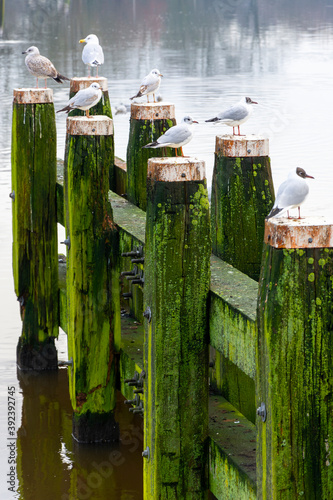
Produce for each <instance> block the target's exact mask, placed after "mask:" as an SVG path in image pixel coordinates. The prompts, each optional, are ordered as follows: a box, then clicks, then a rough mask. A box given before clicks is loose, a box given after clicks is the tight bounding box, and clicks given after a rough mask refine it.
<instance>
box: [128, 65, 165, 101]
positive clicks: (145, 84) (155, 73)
mask: <svg viewBox="0 0 333 500" xmlns="http://www.w3.org/2000/svg"><path fill="white" fill-rule="evenodd" d="M162 76H163V75H162V74H161V73H160V72H159V70H158V69H152V70H151V72H150V73H149V75H147V76H145V77H144V79H143V80H142V83H141V86H140V89H139V92H138V93H137V94H136V95H134V96H133V97H130V99H135V98H136V97H142V96H143V95H146V96H147V102H149V97H148V96H149V95H150V94H153V99H154V102H156V101H155V92H156V91H157V90H158V89H159V87H160V85H161V77H162Z"/></svg>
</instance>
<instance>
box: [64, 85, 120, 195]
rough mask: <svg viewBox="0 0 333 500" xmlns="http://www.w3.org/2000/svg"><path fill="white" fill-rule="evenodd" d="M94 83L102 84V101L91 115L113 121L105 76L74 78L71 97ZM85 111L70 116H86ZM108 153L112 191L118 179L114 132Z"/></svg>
mask: <svg viewBox="0 0 333 500" xmlns="http://www.w3.org/2000/svg"><path fill="white" fill-rule="evenodd" d="M94 82H97V83H99V84H100V86H101V88H102V99H101V100H100V101H99V102H98V103H97V104H96V106H94V107H93V108H90V110H89V114H90V115H91V116H108V117H109V118H111V119H112V111H111V104H110V98H109V91H108V80H107V78H104V77H103V76H98V77H91V78H88V77H74V78H71V81H70V89H69V97H70V98H72V97H73V96H74V95H75V94H76V93H77V92H78V91H79V90H82V89H86V88H88V87H90V85H91V84H92V83H94ZM84 115H85V111H81V110H80V109H74V110H73V111H71V112H70V113H69V115H68V116H84ZM107 141H108V144H107V151H108V162H109V165H110V173H109V182H110V189H112V190H114V189H115V187H116V179H115V173H114V130H113V132H112V134H109V135H108V136H107Z"/></svg>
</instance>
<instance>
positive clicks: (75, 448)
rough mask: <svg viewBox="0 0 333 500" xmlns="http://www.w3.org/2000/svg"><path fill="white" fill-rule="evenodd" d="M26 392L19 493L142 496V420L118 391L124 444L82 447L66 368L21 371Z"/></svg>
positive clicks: (29, 496) (63, 497)
mask: <svg viewBox="0 0 333 500" xmlns="http://www.w3.org/2000/svg"><path fill="white" fill-rule="evenodd" d="M18 380H19V384H20V388H21V390H22V393H23V404H22V422H21V426H20V428H19V429H18V433H17V473H18V492H19V497H18V498H20V499H22V500H23V499H24V500H45V499H48V500H88V499H94V500H104V499H106V498H115V499H122V500H139V499H141V498H142V456H141V452H142V443H143V431H142V423H143V421H142V419H141V418H140V417H136V416H133V414H132V413H129V411H128V407H126V406H125V405H124V404H123V397H122V395H121V394H120V393H118V401H117V412H116V419H117V421H118V422H119V423H120V442H119V443H116V444H114V443H112V444H99V445H78V443H76V442H75V441H74V440H73V438H72V434H71V432H72V410H71V405H70V400H69V395H68V378H67V369H59V370H58V371H57V372H44V373H42V374H37V373H32V372H18Z"/></svg>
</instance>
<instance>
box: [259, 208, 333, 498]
mask: <svg viewBox="0 0 333 500" xmlns="http://www.w3.org/2000/svg"><path fill="white" fill-rule="evenodd" d="M332 283H333V226H332V225H330V224H328V223H327V222H325V219H324V218H311V217H310V218H307V219H303V220H298V219H297V220H291V221H290V220H288V219H285V218H277V219H274V218H272V219H269V221H267V222H266V228H265V246H264V253H263V265H262V273H261V276H260V282H259V299H258V349H257V384H256V386H257V406H258V407H261V408H262V410H263V404H265V408H266V412H267V417H266V421H265V422H263V421H262V419H259V418H258V423H257V426H258V443H257V444H258V446H257V487H258V498H262V499H267V500H268V499H272V498H279V499H281V500H283V499H294V498H295V499H296V498H304V499H305V500H310V499H311V500H312V499H324V498H327V499H329V498H333V463H332V449H333V432H332V430H333V411H332V408H333V355H332V352H333V351H332V346H333V323H332V318H333V287H332ZM261 413H262V415H263V417H262V418H263V419H264V415H265V412H264V411H263V412H261Z"/></svg>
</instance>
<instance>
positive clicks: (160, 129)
mask: <svg viewBox="0 0 333 500" xmlns="http://www.w3.org/2000/svg"><path fill="white" fill-rule="evenodd" d="M173 125H176V119H175V106H174V105H173V104H166V103H164V104H160V103H133V104H132V105H131V119H130V132H129V140H128V146H127V174H128V185H127V198H128V200H129V201H130V202H131V203H133V204H134V205H137V206H138V207H139V208H141V209H142V210H146V207H147V191H146V184H147V162H148V159H149V158H152V157H154V158H158V157H164V156H174V155H175V152H174V150H173V149H171V148H158V149H142V148H143V146H146V145H147V144H149V143H150V142H153V141H156V139H158V138H159V137H160V136H161V135H163V134H164V133H165V132H166V130H168V129H169V128H170V127H172V126H173ZM177 151H179V154H181V152H180V149H179V150H177Z"/></svg>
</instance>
